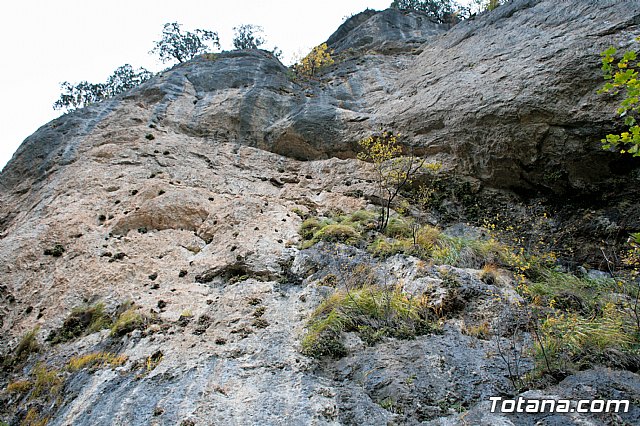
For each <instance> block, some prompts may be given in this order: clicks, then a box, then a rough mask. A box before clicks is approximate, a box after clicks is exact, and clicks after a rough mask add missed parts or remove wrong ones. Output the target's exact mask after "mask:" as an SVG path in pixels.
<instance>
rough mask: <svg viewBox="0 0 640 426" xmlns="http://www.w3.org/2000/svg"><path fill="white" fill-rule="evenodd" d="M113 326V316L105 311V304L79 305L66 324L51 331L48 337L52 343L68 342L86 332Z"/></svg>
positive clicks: (66, 320)
mask: <svg viewBox="0 0 640 426" xmlns="http://www.w3.org/2000/svg"><path fill="white" fill-rule="evenodd" d="M110 326H111V318H109V316H108V315H107V314H106V313H105V312H104V304H102V303H98V304H96V305H94V306H87V307H78V308H74V309H73V310H72V311H71V314H70V315H69V316H68V317H67V319H65V321H64V324H63V325H62V327H61V328H60V329H58V330H55V331H53V332H51V334H50V335H49V337H48V339H47V340H49V341H51V343H52V344H56V343H62V342H68V341H70V340H73V339H76V338H78V337H80V336H82V335H84V334H85V333H94V332H97V331H100V330H102V329H105V328H109V327H110Z"/></svg>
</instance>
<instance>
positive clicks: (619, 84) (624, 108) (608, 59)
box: [598, 37, 640, 157]
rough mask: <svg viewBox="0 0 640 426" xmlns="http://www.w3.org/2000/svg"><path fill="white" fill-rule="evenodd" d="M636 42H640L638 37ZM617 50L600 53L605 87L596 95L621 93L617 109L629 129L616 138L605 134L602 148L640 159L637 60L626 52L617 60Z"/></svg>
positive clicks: (639, 99)
mask: <svg viewBox="0 0 640 426" xmlns="http://www.w3.org/2000/svg"><path fill="white" fill-rule="evenodd" d="M636 40H638V41H640V37H638V38H637V39H636ZM616 53H617V50H616V48H615V47H613V46H611V47H609V48H608V49H607V50H605V51H604V52H602V53H601V56H602V71H603V73H604V79H605V80H607V82H606V83H605V85H604V86H603V87H602V88H601V89H600V90H599V91H598V93H611V94H618V93H619V92H620V91H623V92H624V99H623V100H622V102H621V103H620V105H619V107H618V110H617V112H618V115H619V116H620V117H623V118H624V124H625V126H628V127H629V129H628V130H627V131H625V132H622V133H620V134H619V135H613V134H610V135H607V136H606V138H604V139H602V148H603V149H612V148H613V149H616V150H618V151H620V153H622V154H624V153H629V154H631V155H633V156H634V157H640V125H638V117H639V116H640V81H638V70H640V61H638V55H637V52H636V51H635V50H629V51H628V52H625V53H624V54H623V56H622V58H620V59H616Z"/></svg>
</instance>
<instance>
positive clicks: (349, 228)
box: [299, 210, 376, 248]
mask: <svg viewBox="0 0 640 426" xmlns="http://www.w3.org/2000/svg"><path fill="white" fill-rule="evenodd" d="M375 216H376V214H375V213H373V212H370V211H366V210H360V211H356V212H354V213H352V214H351V215H342V216H340V215H338V216H334V217H331V218H325V219H323V220H318V218H314V217H312V218H309V219H306V220H305V221H304V222H302V225H301V226H300V230H299V232H300V235H301V236H302V238H303V239H304V240H305V242H304V243H303V244H302V248H308V247H311V246H312V245H314V244H315V243H317V242H319V241H330V242H344V243H347V244H356V243H358V242H359V241H360V240H361V239H362V233H363V232H365V231H366V230H369V229H372V228H375V226H376V225H375Z"/></svg>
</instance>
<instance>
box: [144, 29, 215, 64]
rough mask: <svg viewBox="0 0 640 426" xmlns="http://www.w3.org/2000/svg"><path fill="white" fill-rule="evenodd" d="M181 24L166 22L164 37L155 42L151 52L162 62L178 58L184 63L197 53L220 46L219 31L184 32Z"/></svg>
mask: <svg viewBox="0 0 640 426" xmlns="http://www.w3.org/2000/svg"><path fill="white" fill-rule="evenodd" d="M180 26H181V25H180V24H179V23H177V22H171V23H167V24H164V28H163V30H162V39H160V41H156V42H155V43H156V45H155V47H154V48H153V49H151V51H150V52H149V53H151V54H153V55H155V54H157V55H158V56H159V57H160V60H161V61H162V62H170V61H173V60H177V61H178V62H180V63H182V62H185V61H188V60H189V59H192V58H193V57H194V56H196V55H200V54H202V53H207V52H208V51H210V50H213V49H216V48H220V39H219V38H218V33H216V32H214V31H209V30H194V31H193V32H190V31H185V32H182V31H181V30H180Z"/></svg>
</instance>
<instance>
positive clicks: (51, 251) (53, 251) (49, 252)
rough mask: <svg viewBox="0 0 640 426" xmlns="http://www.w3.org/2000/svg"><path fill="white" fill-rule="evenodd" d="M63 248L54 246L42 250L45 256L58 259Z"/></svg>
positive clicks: (60, 245) (58, 245) (57, 245)
mask: <svg viewBox="0 0 640 426" xmlns="http://www.w3.org/2000/svg"><path fill="white" fill-rule="evenodd" d="M64 251H65V250H64V246H63V245H62V244H55V245H54V246H53V247H52V248H48V249H45V250H44V255H45V256H53V257H60V256H62V254H63V253H64Z"/></svg>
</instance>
